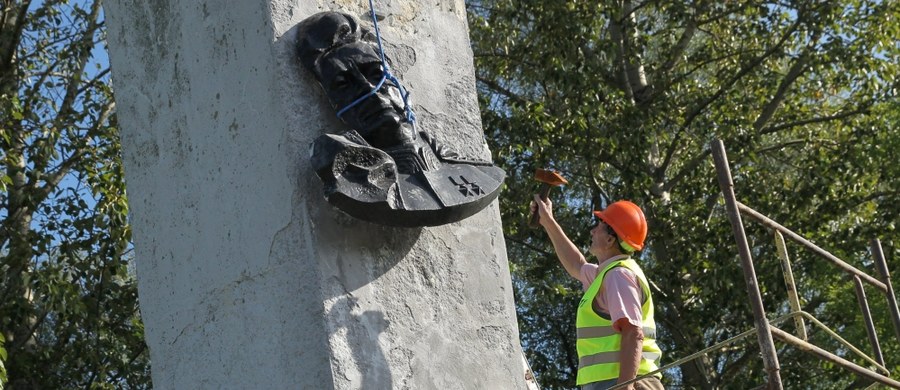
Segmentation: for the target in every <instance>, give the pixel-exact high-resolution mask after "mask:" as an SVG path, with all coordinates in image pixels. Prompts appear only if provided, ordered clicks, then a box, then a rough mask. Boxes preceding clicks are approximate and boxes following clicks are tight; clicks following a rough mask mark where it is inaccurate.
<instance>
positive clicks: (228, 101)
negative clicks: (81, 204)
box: [105, 0, 524, 389]
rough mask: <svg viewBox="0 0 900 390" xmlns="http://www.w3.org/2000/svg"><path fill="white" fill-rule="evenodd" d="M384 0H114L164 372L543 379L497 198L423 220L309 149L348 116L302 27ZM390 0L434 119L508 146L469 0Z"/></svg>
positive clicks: (400, 62) (409, 382)
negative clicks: (435, 221)
mask: <svg viewBox="0 0 900 390" xmlns="http://www.w3.org/2000/svg"><path fill="white" fill-rule="evenodd" d="M298 3H299V4H298ZM364 7H365V3H364V2H356V1H322V0H320V1H311V0H304V1H301V2H296V1H288V0H268V1H263V0H242V1H225V0H209V1H197V2H186V1H175V0H153V1H134V0H108V1H107V2H106V3H105V11H106V16H107V19H108V23H109V30H108V31H109V44H110V60H111V63H112V69H113V76H114V85H115V89H116V99H117V104H118V119H119V122H120V125H121V128H122V143H123V150H124V153H125V164H126V172H127V183H128V194H129V197H130V201H131V202H130V203H131V211H132V213H131V218H132V223H133V226H134V241H135V249H136V253H137V254H136V263H137V272H138V282H139V293H140V300H141V312H142V315H143V318H144V323H145V326H146V329H147V342H148V344H149V346H150V352H151V360H152V364H153V381H154V386H155V387H156V388H160V389H193V388H279V389H280V388H302V389H328V388H335V389H389V388H409V389H445V388H453V389H520V388H524V380H523V378H524V374H523V370H522V367H521V351H520V348H519V343H518V333H517V329H516V324H515V310H514V304H513V300H512V288H511V284H510V278H509V274H508V267H507V260H506V254H505V247H504V244H503V237H502V234H501V229H500V220H499V212H498V210H497V205H496V203H495V204H494V205H492V206H490V207H488V208H487V209H486V210H484V211H482V212H481V213H479V214H476V215H475V216H473V217H471V218H469V219H467V220H464V221H462V222H459V223H456V224H451V225H445V226H441V227H436V228H423V229H404V228H387V227H383V226H378V225H372V224H369V223H365V222H360V221H358V220H355V219H352V218H350V217H347V216H346V215H344V214H341V213H340V212H339V211H337V210H335V209H333V208H332V207H331V206H330V205H328V204H327V203H326V202H325V200H324V199H323V198H322V188H321V184H320V182H319V180H318V178H317V177H316V176H315V174H314V173H313V172H312V170H311V169H310V167H309V163H308V146H309V144H310V142H311V141H312V140H313V139H314V138H315V137H316V136H318V135H319V134H321V133H323V132H326V131H333V130H335V129H340V128H341V127H340V126H341V124H340V123H339V122H338V121H337V119H336V118H334V114H333V112H332V110H331V108H330V107H328V106H327V103H326V102H325V99H324V97H323V96H322V93H321V91H320V90H319V88H318V86H317V85H316V83H315V82H314V81H313V79H312V77H311V76H310V75H307V74H305V73H304V72H302V70H301V68H300V66H299V65H298V64H296V63H295V61H294V59H293V58H294V50H293V39H294V35H293V34H294V30H293V27H294V25H296V23H298V22H299V21H300V20H302V19H304V18H305V17H307V16H309V15H312V14H314V13H316V12H319V11H325V10H337V11H343V12H348V13H351V14H354V15H359V16H362V18H363V19H364V18H366V17H367V15H366V12H367V7H365V8H364ZM376 7H378V9H379V13H381V14H384V15H386V18H385V20H383V21H382V22H381V23H380V24H379V25H380V27H381V28H382V34H383V35H384V37H385V40H386V41H387V42H386V43H387V46H386V47H387V50H388V53H389V55H390V56H391V57H393V59H394V60H395V61H394V70H395V73H396V74H398V75H399V77H400V78H401V79H402V80H403V82H404V84H405V86H406V87H407V88H409V89H410V90H411V91H412V94H413V101H414V104H415V105H414V107H415V109H416V112H417V115H418V117H419V123H420V125H421V126H426V127H427V128H428V130H429V131H430V132H432V133H433V134H435V135H436V136H438V137H441V138H442V139H444V140H447V141H450V142H454V143H456V145H455V146H456V147H457V148H458V149H460V151H462V152H464V153H469V154H470V155H474V156H478V157H482V158H487V157H489V155H488V152H487V150H486V149H485V147H484V142H483V139H482V133H481V125H480V119H479V115H478V107H477V102H476V98H475V91H474V72H473V69H472V55H471V51H470V48H469V43H468V35H467V33H468V31H467V26H466V22H465V9H464V5H463V1H462V0H435V1H432V2H408V1H396V0H393V1H376Z"/></svg>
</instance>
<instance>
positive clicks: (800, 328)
mask: <svg viewBox="0 0 900 390" xmlns="http://www.w3.org/2000/svg"><path fill="white" fill-rule="evenodd" d="M775 247H776V248H777V249H778V257H780V258H781V271H782V272H783V273H784V285H785V287H787V293H788V303H789V304H790V305H791V312H799V311H801V309H800V298H799V297H798V295H797V284H796V283H795V282H794V271H792V270H791V259H790V257H789V256H788V252H787V246H785V244H784V236H782V235H781V232H779V231H778V230H776V231H775ZM794 326H795V327H796V328H797V335H798V336H800V338H801V339H803V340H804V341H805V340H808V338H807V336H806V323H805V322H803V317H801V316H795V317H794ZM882 365H883V363H882Z"/></svg>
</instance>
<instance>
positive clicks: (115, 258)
mask: <svg viewBox="0 0 900 390" xmlns="http://www.w3.org/2000/svg"><path fill="white" fill-rule="evenodd" d="M0 22H2V25H0V29H2V30H0V107H2V108H0V124H2V125H0V145H2V151H3V154H2V156H0V166H2V171H0V183H2V184H0V205H2V209H0V221H2V227H0V270H2V272H0V275H2V279H0V334H2V335H3V336H4V338H5V340H6V344H5V347H6V352H8V359H4V361H5V365H6V370H7V371H6V373H8V377H9V383H8V386H9V387H10V388H14V389H18V388H146V387H149V386H150V379H149V361H148V357H147V353H146V346H145V344H144V341H143V333H144V330H143V325H142V324H141V322H140V318H139V314H138V311H137V292H136V286H135V281H134V278H133V275H132V272H130V271H129V266H128V261H129V258H130V252H131V249H130V237H131V228H130V227H129V225H128V221H127V212H128V206H127V199H126V196H125V185H124V182H123V172H122V163H121V157H120V153H119V134H118V130H117V128H116V120H115V115H114V111H115V105H114V103H113V97H112V90H111V86H110V81H109V75H108V74H109V69H108V67H107V66H106V65H103V64H102V62H105V61H100V60H98V58H96V57H95V52H97V51H101V50H105V48H104V47H103V42H104V39H105V36H104V35H105V33H104V31H105V27H104V20H103V16H102V11H101V2H100V0H95V1H77V2H70V1H66V0H44V1H40V2H33V1H6V2H4V3H3V6H2V14H0Z"/></svg>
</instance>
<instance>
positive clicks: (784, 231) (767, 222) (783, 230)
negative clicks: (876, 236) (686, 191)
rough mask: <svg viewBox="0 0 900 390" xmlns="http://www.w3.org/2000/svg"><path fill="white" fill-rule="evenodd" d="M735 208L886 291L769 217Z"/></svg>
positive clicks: (854, 268) (740, 205)
mask: <svg viewBox="0 0 900 390" xmlns="http://www.w3.org/2000/svg"><path fill="white" fill-rule="evenodd" d="M736 202H737V201H736ZM737 207H738V209H739V210H740V211H741V212H742V213H743V214H746V215H747V216H749V217H751V218H753V219H755V220H757V221H758V222H759V223H761V224H763V225H765V226H767V227H769V228H771V229H775V230H778V231H780V232H781V233H782V234H784V235H785V236H787V237H788V238H790V239H791V240H794V241H796V242H797V243H799V244H801V245H803V246H805V247H807V248H809V249H810V250H812V251H813V252H815V253H816V254H817V255H819V256H822V257H824V258H825V259H826V260H828V261H831V262H832V263H834V265H836V266H838V268H841V269H842V270H844V271H846V272H847V273H849V274H850V275H856V276H859V277H860V278H861V279H862V280H864V281H866V282H867V283H869V284H871V285H872V286H875V287H876V288H878V289H879V290H881V291H887V286H885V284H884V283H882V282H881V281H879V280H878V279H875V278H874V277H872V276H870V275H869V274H867V273H865V272H862V271H860V270H858V269H856V267H854V266H852V265H850V264H847V263H846V262H845V261H843V260H841V259H839V258H837V257H836V256H835V255H832V254H831V252H828V251H826V250H824V249H822V248H820V247H819V246H818V245H816V244H813V243H812V242H810V241H809V240H807V239H805V238H803V237H801V236H800V235H798V234H797V233H794V232H792V231H791V230H790V229H788V228H786V227H784V226H781V225H780V224H779V223H778V222H775V221H773V220H771V219H769V217H766V216H765V215H762V214H761V213H760V212H758V211H756V210H754V209H752V208H750V207H749V206H747V205H745V204H743V203H741V202H737Z"/></svg>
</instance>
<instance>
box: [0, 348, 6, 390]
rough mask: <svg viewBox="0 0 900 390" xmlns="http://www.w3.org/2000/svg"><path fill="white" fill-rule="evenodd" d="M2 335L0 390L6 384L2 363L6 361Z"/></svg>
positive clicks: (4, 366) (4, 368)
mask: <svg viewBox="0 0 900 390" xmlns="http://www.w3.org/2000/svg"><path fill="white" fill-rule="evenodd" d="M4 341H6V340H4V339H3V334H0V390H3V387H4V386H5V384H6V379H7V378H6V365H5V364H4V363H3V362H5V361H6V348H4V347H3V344H4Z"/></svg>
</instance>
